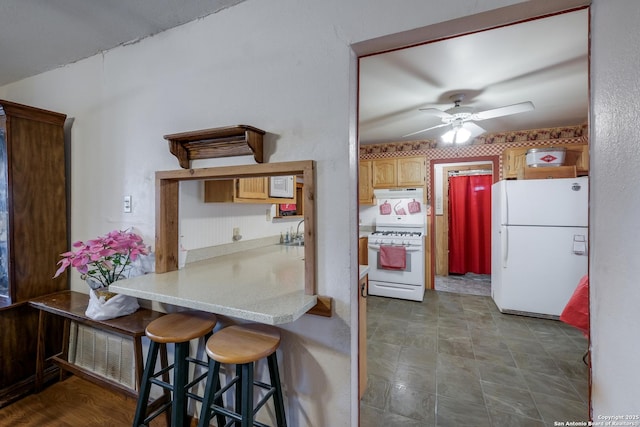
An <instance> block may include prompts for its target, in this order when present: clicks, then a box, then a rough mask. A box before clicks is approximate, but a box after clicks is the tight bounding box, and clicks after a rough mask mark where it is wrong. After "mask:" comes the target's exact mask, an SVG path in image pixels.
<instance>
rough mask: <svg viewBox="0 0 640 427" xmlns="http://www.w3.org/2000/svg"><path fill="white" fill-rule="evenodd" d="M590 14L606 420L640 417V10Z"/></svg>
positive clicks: (594, 253)
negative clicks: (639, 259) (639, 77)
mask: <svg viewBox="0 0 640 427" xmlns="http://www.w3.org/2000/svg"><path fill="white" fill-rule="evenodd" d="M591 19H592V22H591V25H592V27H591V38H592V52H591V91H592V93H591V100H592V107H591V146H590V152H591V153H590V154H591V170H592V171H593V173H592V174H591V201H590V205H591V209H590V212H591V233H590V234H591V236H590V238H591V248H592V249H591V270H590V276H589V277H590V285H591V338H592V355H591V357H592V362H593V369H592V372H593V378H592V382H593V385H592V402H593V415H594V421H601V420H602V419H601V418H600V417H603V416H615V415H623V416H624V415H635V416H639V415H640V392H639V391H638V384H640V367H639V365H638V355H640V335H639V333H640V332H639V331H640V283H639V278H640V263H639V262H638V257H639V256H640V225H639V223H638V218H639V214H638V213H639V212H640V189H638V183H639V182H640V168H638V165H639V164H640V149H639V146H638V143H639V142H640V127H638V119H637V111H638V109H639V108H640V85H639V84H638V67H639V65H640V53H639V51H638V49H637V46H639V45H640V32H639V31H638V26H637V23H638V21H639V20H640V8H639V7H638V3H637V1H635V0H616V1H606V0H596V1H594V2H593V7H592V16H591ZM620 421H632V422H635V425H640V420H638V419H635V420H624V419H622V420H620Z"/></svg>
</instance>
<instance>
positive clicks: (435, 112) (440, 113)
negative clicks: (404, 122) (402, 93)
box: [418, 108, 453, 119]
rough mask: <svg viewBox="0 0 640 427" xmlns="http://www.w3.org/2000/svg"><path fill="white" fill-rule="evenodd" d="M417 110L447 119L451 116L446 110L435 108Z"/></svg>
mask: <svg viewBox="0 0 640 427" xmlns="http://www.w3.org/2000/svg"><path fill="white" fill-rule="evenodd" d="M418 111H422V112H425V113H427V114H431V115H432V116H436V117H440V118H442V119H448V118H451V117H453V116H452V115H451V114H449V113H447V112H446V111H442V110H438V109H437V108H418Z"/></svg>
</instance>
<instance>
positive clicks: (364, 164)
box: [358, 160, 373, 205]
mask: <svg viewBox="0 0 640 427" xmlns="http://www.w3.org/2000/svg"><path fill="white" fill-rule="evenodd" d="M371 163H372V162H371V160H360V169H359V175H358V176H359V178H358V185H359V187H360V190H359V192H358V201H359V202H360V204H361V205H372V204H373V180H372V176H371V167H372V165H371Z"/></svg>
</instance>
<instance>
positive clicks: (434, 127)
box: [402, 123, 449, 138]
mask: <svg viewBox="0 0 640 427" xmlns="http://www.w3.org/2000/svg"><path fill="white" fill-rule="evenodd" d="M443 126H449V123H442V124H440V125H435V126H431V127H430V128H426V129H422V130H419V131H417V132H412V133H408V134H406V135H402V138H404V137H406V136H413V135H417V134H419V133H422V132H426V131H428V130H431V129H437V128H441V127H443Z"/></svg>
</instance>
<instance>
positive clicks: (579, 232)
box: [491, 177, 589, 318]
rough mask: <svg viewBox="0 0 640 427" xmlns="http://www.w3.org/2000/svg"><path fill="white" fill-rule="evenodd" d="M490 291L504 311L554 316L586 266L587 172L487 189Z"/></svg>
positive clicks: (576, 283)
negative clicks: (489, 202)
mask: <svg viewBox="0 0 640 427" xmlns="http://www.w3.org/2000/svg"><path fill="white" fill-rule="evenodd" d="M491 190H492V191H491V204H492V222H491V245H492V248H491V296H492V298H493V300H494V301H495V303H496V305H497V306H498V308H499V309H500V311H501V312H503V313H515V314H524V315H533V316H537V317H549V318H557V317H558V316H560V313H562V310H563V309H564V307H565V305H566V304H567V302H568V301H569V298H571V295H572V294H573V291H574V290H575V288H576V286H577V285H578V282H579V281H580V278H581V277H582V276H584V275H585V274H587V268H588V256H587V255H588V228H587V226H588V212H589V208H588V204H589V182H588V178H587V177H580V178H562V179H531V180H503V181H499V182H497V183H495V184H494V185H493V187H492V189H491Z"/></svg>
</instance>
